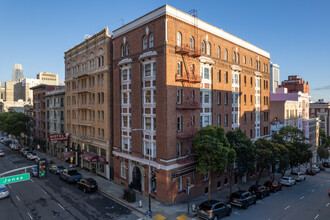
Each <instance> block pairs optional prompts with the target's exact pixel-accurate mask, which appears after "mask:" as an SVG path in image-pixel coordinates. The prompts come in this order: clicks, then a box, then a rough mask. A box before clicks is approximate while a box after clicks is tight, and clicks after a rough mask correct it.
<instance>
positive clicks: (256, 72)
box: [254, 71, 262, 77]
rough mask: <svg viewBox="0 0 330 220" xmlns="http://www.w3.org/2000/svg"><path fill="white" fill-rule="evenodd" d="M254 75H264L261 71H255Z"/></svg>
mask: <svg viewBox="0 0 330 220" xmlns="http://www.w3.org/2000/svg"><path fill="white" fill-rule="evenodd" d="M254 75H255V76H256V77H262V74H261V73H260V72H258V71H255V72H254Z"/></svg>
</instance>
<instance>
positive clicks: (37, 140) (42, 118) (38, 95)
mask: <svg viewBox="0 0 330 220" xmlns="http://www.w3.org/2000/svg"><path fill="white" fill-rule="evenodd" d="M30 89H31V90H33V120H34V121H33V136H34V139H33V147H34V148H37V149H38V150H41V151H43V152H46V138H47V136H46V122H47V121H46V99H45V95H46V92H48V91H51V90H54V89H56V86H49V85H45V84H42V85H38V86H35V87H32V88H30Z"/></svg>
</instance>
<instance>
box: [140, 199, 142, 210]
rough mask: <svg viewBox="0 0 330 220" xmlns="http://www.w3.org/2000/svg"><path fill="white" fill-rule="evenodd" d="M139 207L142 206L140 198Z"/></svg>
mask: <svg viewBox="0 0 330 220" xmlns="http://www.w3.org/2000/svg"><path fill="white" fill-rule="evenodd" d="M139 208H142V200H139Z"/></svg>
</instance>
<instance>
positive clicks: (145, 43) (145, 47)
mask: <svg viewBox="0 0 330 220" xmlns="http://www.w3.org/2000/svg"><path fill="white" fill-rule="evenodd" d="M147 48H148V37H147V36H144V37H143V50H146V49H147Z"/></svg>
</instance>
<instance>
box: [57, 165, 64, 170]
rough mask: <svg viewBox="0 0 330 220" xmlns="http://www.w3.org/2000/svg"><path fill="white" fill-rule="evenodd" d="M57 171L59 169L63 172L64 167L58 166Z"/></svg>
mask: <svg viewBox="0 0 330 220" xmlns="http://www.w3.org/2000/svg"><path fill="white" fill-rule="evenodd" d="M57 169H61V170H64V169H65V168H64V166H58V167H57Z"/></svg>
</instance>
